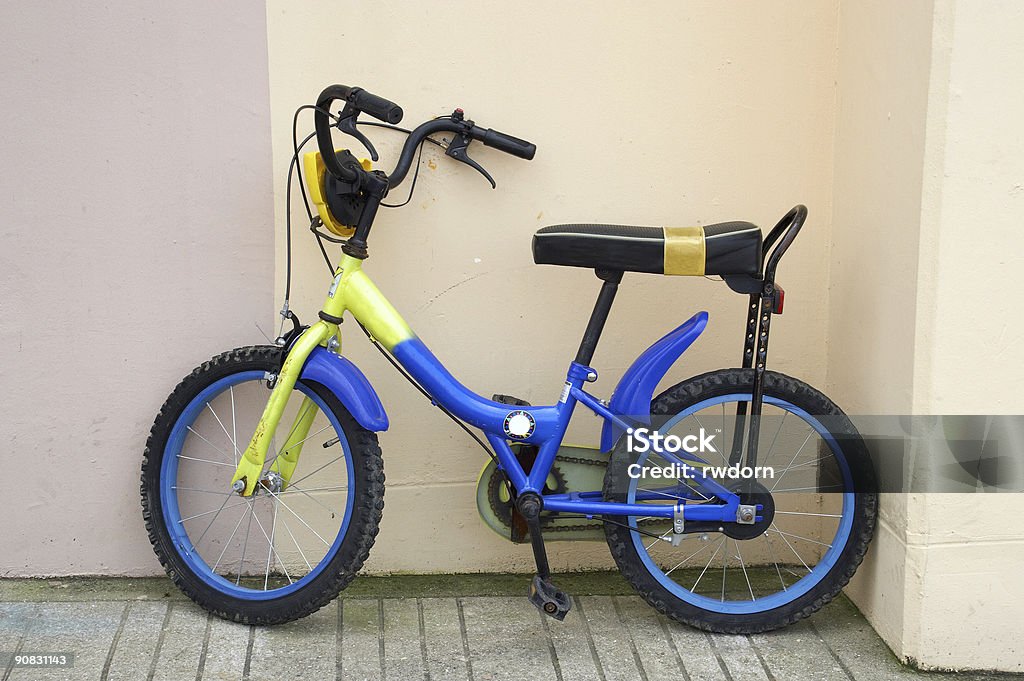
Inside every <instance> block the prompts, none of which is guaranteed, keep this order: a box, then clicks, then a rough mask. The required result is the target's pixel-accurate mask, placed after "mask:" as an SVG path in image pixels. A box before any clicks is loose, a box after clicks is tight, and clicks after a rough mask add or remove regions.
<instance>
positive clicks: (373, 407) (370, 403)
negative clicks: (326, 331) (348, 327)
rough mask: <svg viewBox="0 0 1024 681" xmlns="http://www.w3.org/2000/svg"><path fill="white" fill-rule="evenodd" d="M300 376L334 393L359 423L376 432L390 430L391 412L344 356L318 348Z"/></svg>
mask: <svg viewBox="0 0 1024 681" xmlns="http://www.w3.org/2000/svg"><path fill="white" fill-rule="evenodd" d="M299 379H300V380H301V381H303V382H305V383H310V382H313V383H320V384H322V385H323V386H325V387H326V388H327V389H328V390H330V391H331V392H332V393H334V394H335V395H336V396H337V398H338V399H339V400H341V403H342V404H343V405H345V408H346V409H348V410H349V413H351V414H352V416H353V418H355V420H356V422H358V423H359V425H361V426H362V427H363V428H366V429H367V430H372V431H374V432H377V431H381V430H387V429H388V415H387V414H386V413H384V405H383V404H381V402H380V398H379V397H377V391H375V390H374V389H373V386H372V385H370V382H369V381H368V380H366V376H364V375H363V372H362V371H360V370H359V368H358V367H357V366H356V365H355V364H353V363H352V362H350V361H348V360H347V359H345V358H344V357H342V356H341V355H339V354H337V353H334V352H330V351H329V350H327V349H326V348H323V347H316V348H314V349H313V352H311V353H310V355H309V359H307V360H306V365H305V366H304V367H302V374H300V375H299Z"/></svg>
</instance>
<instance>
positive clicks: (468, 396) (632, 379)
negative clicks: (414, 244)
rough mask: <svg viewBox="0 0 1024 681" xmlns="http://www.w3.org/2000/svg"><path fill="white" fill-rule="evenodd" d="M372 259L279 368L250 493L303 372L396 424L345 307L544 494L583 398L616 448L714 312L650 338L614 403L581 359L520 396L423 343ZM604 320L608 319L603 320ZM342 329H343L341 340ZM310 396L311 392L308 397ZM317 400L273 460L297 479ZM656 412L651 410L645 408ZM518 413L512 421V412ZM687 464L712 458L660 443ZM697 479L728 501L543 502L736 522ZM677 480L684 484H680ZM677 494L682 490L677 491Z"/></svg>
mask: <svg viewBox="0 0 1024 681" xmlns="http://www.w3.org/2000/svg"><path fill="white" fill-rule="evenodd" d="M362 265H363V261H362V260H361V259H359V258H355V257H352V256H350V255H345V256H344V257H343V259H342V261H341V263H340V265H339V266H338V269H337V271H336V274H335V277H334V280H333V282H332V283H331V287H330V289H329V291H328V293H327V299H326V301H325V302H324V305H323V311H322V312H321V314H320V319H321V320H320V321H318V322H317V323H316V324H314V325H312V326H311V327H309V328H308V329H307V330H306V331H305V332H303V333H302V334H301V335H300V336H299V337H298V339H297V340H296V341H295V342H294V343H293V344H292V347H291V349H290V350H289V351H288V353H287V357H286V358H285V361H284V364H283V365H282V367H281V370H280V372H279V373H278V375H277V377H276V379H275V382H274V388H273V391H272V392H271V395H270V398H269V399H268V401H267V405H266V408H265V409H264V412H263V415H262V417H261V418H260V421H259V424H258V425H257V427H256V430H255V432H254V433H253V436H252V439H251V441H250V442H249V445H248V447H247V448H246V450H245V452H244V454H243V456H242V457H241V459H240V462H239V464H238V468H237V470H236V472H235V476H234V478H232V482H237V481H239V480H241V481H243V483H244V488H243V486H242V484H238V485H237V487H236V489H237V490H238V491H239V493H240V494H242V495H243V496H250V495H251V494H252V493H253V490H254V488H255V486H256V484H257V483H258V481H259V479H260V476H261V473H262V469H263V466H264V464H265V461H266V456H267V450H268V448H269V445H270V442H271V438H272V437H273V435H274V433H275V431H276V430H277V427H278V422H279V421H280V419H281V415H282V413H283V411H284V408H285V405H286V403H287V401H288V398H289V396H290V395H291V394H292V389H293V388H294V386H295V382H296V381H297V380H300V379H301V380H303V381H305V382H317V383H321V384H323V385H325V386H326V387H327V388H328V389H330V390H331V391H332V392H333V393H334V394H335V395H336V396H337V397H338V399H339V400H340V401H341V402H342V404H343V405H344V406H345V408H346V409H348V410H349V412H350V413H351V414H352V416H353V417H354V418H355V420H356V421H357V422H358V423H359V424H360V425H361V426H363V427H364V428H367V429H368V430H373V431H383V430H387V428H388V419H387V415H386V413H385V411H384V408H383V406H382V404H381V402H380V399H379V398H378V396H377V394H376V392H375V391H374V389H373V387H372V386H371V385H370V383H369V381H367V380H366V377H365V376H364V375H363V374H362V372H361V371H359V369H358V368H356V366H355V365H354V364H352V363H351V362H350V361H348V360H347V359H345V358H344V357H342V356H341V354H340V330H339V327H338V324H337V322H339V321H340V320H341V319H342V317H343V315H344V314H345V312H349V313H351V314H352V316H353V317H354V318H355V319H356V320H357V321H358V322H359V323H360V324H362V325H363V326H364V327H365V328H366V329H367V330H368V331H369V332H370V334H371V335H372V336H373V338H374V339H376V340H377V342H378V343H380V344H381V345H382V346H383V347H384V348H385V349H386V350H387V351H388V352H390V353H391V354H392V356H393V357H394V358H395V359H396V360H397V361H398V362H399V363H400V364H401V366H402V367H404V368H405V370H406V371H407V372H408V373H409V375H410V376H412V378H413V379H415V380H416V382H417V383H419V384H420V386H422V387H423V389H424V390H426V391H427V393H429V394H430V396H431V397H432V398H433V400H435V401H436V402H437V403H438V404H440V405H441V406H443V407H444V408H445V409H447V410H448V411H450V412H451V413H452V414H454V415H455V416H456V417H458V418H459V419H461V420H463V421H464V422H466V423H468V424H470V425H472V426H475V427H476V428H479V429H480V430H482V431H483V432H484V434H485V436H486V438H487V441H488V443H490V445H491V447H492V448H493V449H494V453H495V454H496V455H497V459H498V463H499V466H500V468H501V469H502V470H503V471H504V473H505V474H506V475H507V476H508V478H509V480H510V481H511V483H512V485H513V486H514V487H515V489H516V491H517V493H519V494H523V493H526V492H534V493H536V494H542V491H543V489H544V483H545V481H546V480H547V478H548V475H549V473H550V470H551V467H552V464H553V462H554V460H555V456H556V454H557V452H558V449H559V447H560V446H561V444H562V438H563V437H564V435H565V431H566V428H567V427H568V424H569V419H570V418H571V417H572V414H573V411H574V410H575V408H576V405H577V403H582V404H583V405H584V406H586V407H587V408H588V409H590V410H592V411H593V412H594V413H595V414H597V415H598V416H600V417H601V418H603V419H604V420H605V425H604V431H603V433H602V439H601V445H602V446H601V449H602V450H603V451H610V450H611V448H612V446H613V445H614V443H615V441H616V440H617V439H618V438H619V437H620V436H621V435H622V433H623V432H626V431H628V430H629V429H630V428H633V427H635V426H637V425H638V422H642V421H645V422H646V423H649V422H650V417H649V411H650V407H649V405H650V401H651V397H652V395H653V392H654V390H655V388H656V387H657V384H658V383H659V381H660V380H661V379H662V377H663V376H664V375H665V373H666V371H667V370H668V368H669V367H670V366H671V365H672V364H673V363H674V362H675V361H676V360H677V359H678V358H679V356H680V355H682V353H683V352H685V351H686V349H687V348H689V346H690V345H691V344H692V343H693V341H694V340H696V338H697V337H698V336H699V335H700V334H701V332H703V330H704V328H705V326H706V325H707V321H708V315H707V313H706V312H699V313H698V314H696V315H694V316H693V317H692V318H690V319H689V320H687V321H686V322H684V323H683V324H682V325H680V326H679V327H678V328H676V329H675V330H673V331H672V332H670V333H668V334H667V335H665V336H664V337H663V338H661V339H660V340H658V341H657V342H656V343H654V344H653V345H652V346H651V347H650V348H648V349H647V350H646V351H645V352H644V353H643V354H642V355H640V357H638V358H637V360H636V361H635V362H634V363H633V365H632V366H631V367H630V368H629V370H627V371H626V373H625V374H624V375H623V377H622V380H621V381H620V382H619V384H618V386H617V387H616V389H615V392H614V394H613V397H612V399H611V400H610V402H608V403H605V402H602V401H600V400H598V399H597V398H595V397H593V396H592V395H590V394H589V393H587V392H586V391H585V390H584V389H583V385H584V383H587V382H592V381H594V380H596V379H597V372H596V371H595V370H594V369H592V368H591V367H589V366H586V365H585V364H582V363H579V362H576V361H574V362H572V363H571V364H570V365H569V370H568V372H567V374H566V378H565V385H564V388H563V390H562V393H561V397H560V399H559V401H558V403H557V404H554V405H551V406H538V407H534V406H511V405H508V404H505V403H501V402H495V401H493V400H489V399H486V398H484V397H482V396H480V395H478V394H476V393H474V392H472V391H471V390H469V389H468V388H466V387H465V386H464V385H462V384H461V383H459V381H458V380H456V379H455V377H454V376H452V375H451V374H450V373H449V372H448V371H447V370H446V369H445V368H444V366H443V365H442V364H441V362H440V361H438V359H437V358H436V357H435V356H434V355H433V353H431V352H430V350H429V349H428V348H427V347H426V345H424V344H423V341H421V340H420V339H419V338H418V337H417V336H416V334H415V333H413V331H412V329H410V328H409V325H408V324H407V323H406V322H405V320H404V319H402V317H401V315H399V313H398V312H397V311H396V310H395V308H394V307H393V306H392V305H391V303H390V302H388V300H387V299H386V298H385V297H384V295H383V294H382V293H381V292H380V291H379V290H378V289H377V287H376V286H375V285H374V283H373V282H372V281H371V280H370V278H369V277H368V276H367V275H366V273H365V272H363V269H362ZM602 323H603V322H602ZM332 339H337V340H333V341H332ZM306 402H309V398H306ZM315 413H316V409H315V405H312V404H311V403H310V404H303V405H301V406H300V408H299V410H298V415H297V416H296V422H295V423H294V424H293V426H292V428H291V429H290V431H289V433H290V435H289V438H288V440H287V441H286V442H285V444H284V446H283V447H282V449H281V452H280V453H279V455H278V456H277V458H276V459H275V460H274V462H273V464H272V469H273V470H275V471H277V472H279V473H280V474H281V476H282V477H283V478H284V481H285V483H286V484H287V482H288V480H289V479H290V476H291V474H292V472H293V471H294V469H295V465H296V463H297V462H298V458H299V455H300V454H301V448H302V442H303V441H305V439H306V436H307V434H308V431H309V429H310V426H311V424H312V421H313V416H314V415H315ZM645 414H648V416H646V417H645V416H644V415H645ZM511 419H516V423H515V427H514V428H511V429H510V420H511ZM510 442H519V443H525V444H530V445H536V446H537V447H538V448H539V449H538V454H537V457H536V460H535V461H534V463H533V465H532V466H531V468H530V470H529V471H526V470H524V469H523V467H522V465H521V464H520V462H519V460H518V459H517V458H516V456H515V454H514V453H513V451H512V449H511V447H510V446H509V443H510ZM659 454H660V456H662V457H663V458H664V459H665V460H666V461H668V462H669V463H672V464H677V465H684V464H686V465H689V466H694V465H701V464H705V463H707V462H705V461H703V460H702V459H700V458H699V457H696V456H694V455H689V454H687V455H685V459H684V458H680V457H678V456H675V455H673V454H671V453H669V452H664V451H662V452H659ZM693 484H694V485H695V486H696V488H697V489H698V490H699V494H700V496H701V497H703V498H704V499H716V498H717V499H718V500H720V501H721V502H722V503H700V504H690V505H687V504H685V503H683V502H679V501H677V502H676V503H674V504H666V503H662V504H650V503H643V504H641V503H617V502H610V501H604V500H603V495H602V492H600V491H589V492H569V493H565V494H550V495H544V496H543V508H544V510H547V511H559V512H568V513H576V514H582V515H586V516H588V517H589V516H595V515H611V516H630V515H631V516H644V517H654V518H676V519H678V518H680V517H682V518H684V519H685V520H687V521H690V520H694V521H717V522H735V521H736V513H737V508H738V506H739V497H738V496H737V495H736V494H735V493H733V492H731V491H730V490H728V489H726V488H725V487H723V486H722V485H720V484H719V483H717V482H715V481H714V480H712V479H710V478H701V477H697V478H695V479H694V480H693ZM672 489H673V490H674V489H675V488H672ZM666 491H672V490H649V491H646V492H637V497H636V501H637V502H641V501H658V500H662V501H664V500H666V499H667V498H668V497H669V495H667V494H665V492H666ZM672 496H675V495H672Z"/></svg>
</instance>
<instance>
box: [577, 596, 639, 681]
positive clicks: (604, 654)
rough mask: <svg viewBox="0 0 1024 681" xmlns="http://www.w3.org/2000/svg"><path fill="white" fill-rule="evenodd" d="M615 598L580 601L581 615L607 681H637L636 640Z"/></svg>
mask: <svg viewBox="0 0 1024 681" xmlns="http://www.w3.org/2000/svg"><path fill="white" fill-rule="evenodd" d="M612 598H613V597H612V596H581V597H580V598H577V599H576V600H577V604H578V606H579V611H580V614H581V615H582V616H584V617H586V619H587V623H588V624H589V626H590V634H591V636H593V638H594V647H595V648H596V649H597V656H598V659H599V660H600V663H601V667H602V668H603V669H604V677H605V679H607V681H620V680H622V681H635V679H638V678H641V666H640V665H639V664H638V660H637V655H636V652H635V648H634V647H633V641H632V639H631V638H630V637H629V632H627V631H626V627H625V626H624V625H623V624H622V621H621V620H620V619H619V615H618V613H617V612H616V611H615V603H614V601H612Z"/></svg>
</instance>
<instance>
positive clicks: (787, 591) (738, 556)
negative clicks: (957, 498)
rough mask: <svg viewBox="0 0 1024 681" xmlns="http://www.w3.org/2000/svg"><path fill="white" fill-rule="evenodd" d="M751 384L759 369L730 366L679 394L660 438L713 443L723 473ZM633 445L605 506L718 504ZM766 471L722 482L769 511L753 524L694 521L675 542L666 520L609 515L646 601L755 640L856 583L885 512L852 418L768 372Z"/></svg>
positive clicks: (665, 409) (660, 415) (616, 465)
mask: <svg viewBox="0 0 1024 681" xmlns="http://www.w3.org/2000/svg"><path fill="white" fill-rule="evenodd" d="M752 383H753V372H752V371H750V370H742V369H726V370H721V371H715V372H711V373H708V374H704V375H702V376H698V377H696V378H692V379H690V380H688V381H685V382H683V383H680V384H678V385H676V386H673V387H672V388H669V389H668V390H666V391H665V392H664V393H662V394H661V395H659V396H658V397H657V398H655V399H654V401H653V402H652V407H651V408H652V414H654V418H655V420H656V421H660V422H661V423H660V424H659V427H658V432H660V433H661V434H663V435H669V434H675V435H678V436H679V437H684V436H685V435H688V434H698V433H699V432H700V431H701V430H703V431H704V432H705V434H713V435H714V436H715V437H716V442H717V447H716V449H715V451H714V452H713V453H705V454H704V455H703V456H704V458H705V459H706V460H707V462H708V464H710V465H711V466H715V467H721V468H725V467H726V466H728V465H729V464H730V455H731V453H732V449H733V447H732V445H733V442H734V440H735V433H736V421H735V414H736V407H737V405H738V404H740V403H744V402H746V403H748V406H749V402H750V400H751V386H752ZM748 413H749V412H748ZM625 440H626V438H623V439H622V441H620V442H619V444H618V446H617V447H616V450H615V452H614V453H613V455H612V460H611V463H610V465H609V467H608V472H607V474H606V477H605V489H604V493H605V498H606V499H609V500H613V501H627V502H630V503H635V502H636V500H637V498H638V493H643V494H639V496H640V498H641V502H640V503H645V504H675V503H677V502H679V501H685V503H687V504H688V505H689V504H702V503H720V500H718V499H716V498H708V497H706V496H704V495H701V494H699V493H695V492H694V491H692V490H693V487H692V485H687V484H686V480H684V479H683V478H681V477H676V478H672V479H668V480H666V479H664V478H652V477H649V476H647V473H649V472H651V471H653V470H654V469H661V470H662V471H664V470H667V469H668V468H669V466H670V462H669V461H668V460H666V459H664V458H662V457H661V455H660V454H657V453H654V452H653V449H652V450H651V451H649V452H644V453H637V452H632V453H631V452H629V451H628V448H627V447H626V444H625ZM741 442H742V440H741ZM631 465H638V467H633V468H630V466H631ZM757 466H758V467H761V468H762V469H763V470H761V471H758V476H756V477H755V478H753V479H740V478H737V479H729V478H727V477H725V476H724V472H719V473H713V474H712V476H713V477H714V476H717V475H721V476H722V477H715V479H716V481H717V482H719V483H721V484H722V485H723V486H726V487H729V488H730V489H732V490H734V491H736V492H738V493H739V492H741V491H742V493H741V503H744V504H754V503H757V504H761V505H762V506H763V507H764V508H763V511H762V513H763V515H762V516H761V518H762V520H760V521H758V522H757V523H756V524H754V525H742V524H739V523H735V522H733V523H711V524H705V525H701V524H698V523H689V524H688V525H687V533H686V534H684V535H682V537H683V538H682V539H681V540H679V541H678V545H673V543H672V542H671V539H672V537H673V533H672V529H671V527H670V523H669V522H668V521H664V522H661V523H656V522H652V520H651V519H649V518H644V517H640V518H637V517H633V516H630V517H615V518H610V520H612V521H615V522H618V523H622V524H624V525H626V527H622V526H619V525H613V524H611V523H606V524H605V535H606V538H607V541H608V546H609V548H610V549H611V552H612V555H613V556H614V558H615V561H616V563H617V564H618V566H619V569H620V570H621V572H622V574H623V576H625V577H626V579H627V580H628V581H629V582H630V583H631V584H632V585H633V587H634V588H635V589H636V590H637V591H638V592H639V593H640V594H641V595H642V596H643V597H644V598H645V599H646V600H647V602H648V603H650V604H651V605H652V606H654V607H655V608H657V609H658V610H660V611H661V612H663V613H665V614H666V615H668V616H669V617H672V618H673V619H676V620H678V621H681V622H685V623H687V624H690V625H693V626H696V627H699V628H702V629H706V630H710V631H716V632H723V633H745V634H749V633H755V632H761V631H767V630H770V629H775V628H778V627H781V626H785V625H787V624H791V623H793V622H796V621H797V620H799V619H801V618H804V617H807V616H808V615H810V614H811V613H813V612H815V611H817V610H818V609H820V608H821V607H822V606H823V605H825V604H826V603H827V602H828V601H830V600H831V599H832V598H833V597H834V596H835V595H836V594H837V593H838V592H839V591H840V590H841V589H842V588H843V586H845V585H846V583H847V582H849V580H850V578H851V577H852V576H853V574H854V572H855V571H856V569H857V566H858V565H859V564H860V563H861V561H862V560H863V558H864V555H865V552H866V551H867V548H868V544H869V542H870V541H871V537H872V534H873V532H874V526H875V517H876V514H877V495H876V493H875V480H874V473H873V471H872V468H871V465H870V461H869V458H868V456H867V451H866V449H865V447H864V443H863V441H862V440H861V438H860V436H859V434H857V431H856V429H855V428H854V426H853V425H852V424H851V423H850V421H849V419H847V418H846V416H845V415H844V414H843V412H842V411H841V410H840V409H839V407H837V406H836V405H835V404H834V403H833V402H832V401H831V400H829V399H828V398H827V397H825V396H824V395H823V394H822V393H820V392H818V391H817V390H815V389H814V388H812V387H810V386H808V385H806V384H805V383H802V382H800V381H798V380H796V379H794V378H790V377H788V376H784V375H782V374H778V373H773V372H768V373H766V374H765V398H764V411H763V418H762V424H761V428H760V433H759V440H758V456H757ZM630 470H632V471H633V475H632V476H631V475H629V471H630ZM744 495H747V497H748V498H746V499H745V498H744ZM640 520H643V524H642V525H639V526H638V521H640ZM641 530H642V531H641ZM644 532H646V533H652V534H653V535H654V536H650V534H644ZM678 539H679V538H678V537H677V540H678Z"/></svg>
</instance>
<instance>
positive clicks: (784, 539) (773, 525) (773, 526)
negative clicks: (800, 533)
mask: <svg viewBox="0 0 1024 681" xmlns="http://www.w3.org/2000/svg"><path fill="white" fill-rule="evenodd" d="M770 529H773V530H775V531H776V532H779V530H778V528H777V527H775V523H772V526H771V528H770ZM779 536H780V537H782V541H784V542H786V546H788V547H789V550H790V551H792V552H793V555H794V556H796V558H797V560H799V561H800V564H801V565H803V566H804V569H806V570H807V572H808V573H810V572H813V571H812V570H811V568H809V567H807V563H805V562H804V559H803V558H801V557H800V554H799V553H797V551H796V549H794V548H793V545H792V544H790V543H789V540H788V539H786V535H784V534H782V533H781V532H779Z"/></svg>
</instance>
